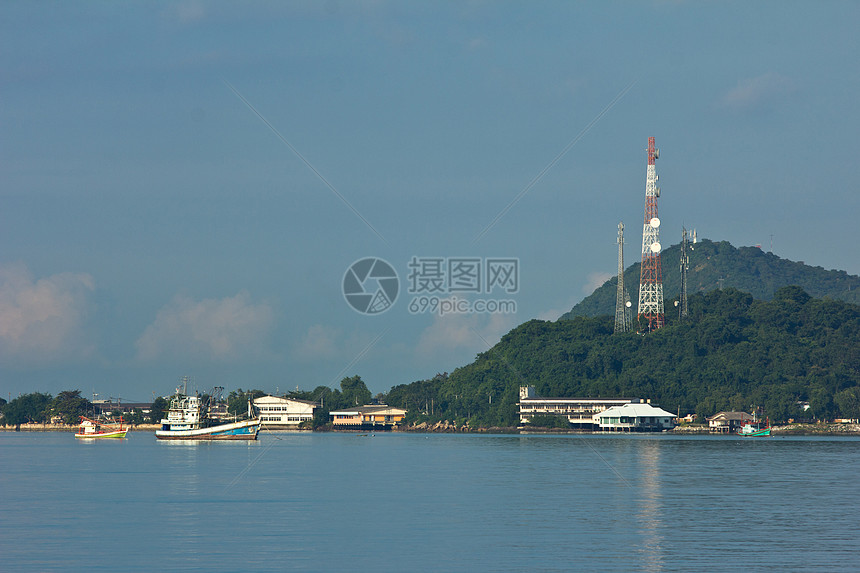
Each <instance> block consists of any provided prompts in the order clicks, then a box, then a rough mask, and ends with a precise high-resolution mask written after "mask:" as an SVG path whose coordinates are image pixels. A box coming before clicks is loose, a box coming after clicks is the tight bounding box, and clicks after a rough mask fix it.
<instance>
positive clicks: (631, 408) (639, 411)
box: [594, 402, 675, 432]
mask: <svg viewBox="0 0 860 573" xmlns="http://www.w3.org/2000/svg"><path fill="white" fill-rule="evenodd" d="M674 418H675V414H673V413H672V412H667V411H666V410H663V409H662V408H658V407H656V406H653V405H651V404H647V403H645V404H643V403H641V402H640V403H629V404H622V405H620V406H612V407H611V408H607V409H606V410H604V411H602V412H600V413H598V414H595V415H594V424H595V425H596V426H597V427H598V428H599V429H600V430H605V431H611V432H662V431H663V430H670V429H672V428H674V427H675V423H674V422H673V419H674Z"/></svg>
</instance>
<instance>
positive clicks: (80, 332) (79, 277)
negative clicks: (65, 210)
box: [0, 264, 95, 364]
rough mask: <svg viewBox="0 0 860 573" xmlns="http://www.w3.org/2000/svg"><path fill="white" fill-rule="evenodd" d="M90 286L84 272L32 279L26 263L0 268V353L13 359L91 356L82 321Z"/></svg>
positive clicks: (92, 347)
mask: <svg viewBox="0 0 860 573" xmlns="http://www.w3.org/2000/svg"><path fill="white" fill-rule="evenodd" d="M94 290H95V281H94V280H93V277H92V276H90V275H88V274H86V273H60V274H56V275H51V276H49V277H45V278H41V279H38V280H35V279H34V277H33V276H32V274H31V273H30V271H29V270H28V269H27V267H26V266H24V265H21V264H17V265H11V266H4V267H0V358H2V359H3V360H4V361H8V362H10V363H13V364H14V363H17V362H23V363H32V362H39V363H49V362H56V361H58V360H79V359H83V358H88V357H90V356H92V354H93V353H94V351H95V345H94V344H93V343H92V342H91V341H90V340H89V336H87V334H86V332H85V326H86V322H87V317H88V314H89V311H90V309H91V301H90V296H91V293H92V292H93V291H94Z"/></svg>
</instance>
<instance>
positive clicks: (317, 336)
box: [294, 324, 343, 360]
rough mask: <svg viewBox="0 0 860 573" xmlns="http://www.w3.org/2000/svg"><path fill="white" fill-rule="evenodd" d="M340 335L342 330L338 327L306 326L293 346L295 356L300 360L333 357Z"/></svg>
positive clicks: (335, 353)
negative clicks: (296, 343)
mask: <svg viewBox="0 0 860 573" xmlns="http://www.w3.org/2000/svg"><path fill="white" fill-rule="evenodd" d="M342 335H343V330H342V329H340V328H333V327H328V326H324V325H322V324H314V325H313V326H311V327H310V328H308V331H307V332H305V334H304V335H303V336H302V339H301V341H300V342H299V344H298V346H297V347H296V348H295V350H294V354H295V357H296V358H298V359H301V360H318V359H323V358H335V357H336V356H337V355H338V347H339V339H340V338H341V336H342Z"/></svg>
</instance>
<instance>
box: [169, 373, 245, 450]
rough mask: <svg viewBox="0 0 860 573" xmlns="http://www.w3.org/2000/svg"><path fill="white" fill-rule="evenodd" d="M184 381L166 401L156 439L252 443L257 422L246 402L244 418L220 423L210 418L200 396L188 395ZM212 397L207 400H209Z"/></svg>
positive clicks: (206, 405)
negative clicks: (166, 405) (163, 416)
mask: <svg viewBox="0 0 860 573" xmlns="http://www.w3.org/2000/svg"><path fill="white" fill-rule="evenodd" d="M187 385H188V383H187V380H184V386H183V390H182V392H180V391H179V389H178V388H177V389H176V394H174V395H173V396H172V397H171V398H170V407H169V408H168V410H167V417H166V418H164V419H162V420H161V429H160V430H156V431H155V437H156V438H157V439H159V440H256V439H257V434H258V433H259V432H260V425H261V420H260V419H259V418H255V417H253V416H252V412H251V404H250V402H249V403H248V418H247V419H245V420H236V421H232V422H231V421H224V420H216V419H214V418H212V417H211V416H210V408H209V405H208V402H207V404H204V403H203V400H202V399H201V398H200V396H188V395H187V394H186V391H187ZM211 400H212V398H210V401H211Z"/></svg>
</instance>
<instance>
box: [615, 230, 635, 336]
mask: <svg viewBox="0 0 860 573" xmlns="http://www.w3.org/2000/svg"><path fill="white" fill-rule="evenodd" d="M631 306H632V305H631V304H630V295H628V294H627V289H626V288H625V287H624V223H618V288H617V289H616V293H615V332H616V333H618V332H630V331H631V330H632V322H633V321H632V319H631V317H630V307H631Z"/></svg>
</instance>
